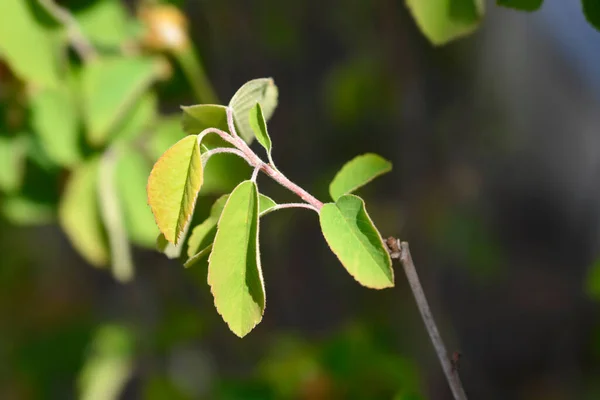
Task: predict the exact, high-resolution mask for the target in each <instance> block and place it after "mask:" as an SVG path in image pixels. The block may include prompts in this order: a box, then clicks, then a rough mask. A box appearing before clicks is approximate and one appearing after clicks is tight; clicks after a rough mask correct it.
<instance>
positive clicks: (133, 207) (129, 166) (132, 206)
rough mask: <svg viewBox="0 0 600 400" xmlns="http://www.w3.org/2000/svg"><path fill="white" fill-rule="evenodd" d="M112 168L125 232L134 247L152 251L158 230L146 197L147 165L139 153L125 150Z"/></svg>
mask: <svg viewBox="0 0 600 400" xmlns="http://www.w3.org/2000/svg"><path fill="white" fill-rule="evenodd" d="M116 168H117V173H116V180H117V189H118V193H119V199H120V201H121V204H122V207H123V217H124V222H125V227H126V228H127V233H128V235H129V237H130V238H131V241H132V242H134V243H135V244H138V245H140V246H145V247H148V248H152V247H154V245H155V242H156V236H157V235H158V234H159V231H158V227H157V226H156V222H155V221H154V216H153V215H152V210H151V209H150V206H149V205H148V195H147V194H146V182H147V181H148V176H150V170H151V166H150V164H149V162H148V161H147V160H146V159H144V157H142V156H141V155H140V154H139V153H137V152H134V151H133V150H132V149H127V150H125V151H122V152H120V154H119V160H118V162H117V167H116Z"/></svg>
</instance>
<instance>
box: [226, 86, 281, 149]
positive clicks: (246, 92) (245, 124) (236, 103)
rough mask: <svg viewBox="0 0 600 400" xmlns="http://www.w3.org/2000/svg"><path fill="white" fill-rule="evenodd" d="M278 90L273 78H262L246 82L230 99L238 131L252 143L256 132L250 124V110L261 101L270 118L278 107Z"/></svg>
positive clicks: (266, 115)
mask: <svg viewBox="0 0 600 400" xmlns="http://www.w3.org/2000/svg"><path fill="white" fill-rule="evenodd" d="M277 97H278V90H277V86H275V82H273V79H271V78H260V79H254V80H251V81H249V82H246V83H245V84H244V85H242V87H241V88H239V89H238V91H237V92H235V94H234V95H233V97H232V98H231V100H230V101H229V107H231V108H232V109H233V118H234V121H235V125H236V128H237V133H238V134H239V135H240V137H241V138H242V139H244V140H245V141H246V142H248V143H250V142H252V140H253V139H254V132H253V131H252V127H251V126H250V110H251V109H252V107H254V105H255V104H256V103H260V106H261V108H262V112H263V116H264V118H265V120H267V121H268V120H269V119H270V118H271V115H273V112H274V111H275V107H277Z"/></svg>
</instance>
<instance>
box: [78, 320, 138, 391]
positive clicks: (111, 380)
mask: <svg viewBox="0 0 600 400" xmlns="http://www.w3.org/2000/svg"><path fill="white" fill-rule="evenodd" d="M133 349H134V336H133V334H132V333H131V332H130V331H129V330H128V329H126V328H124V327H122V326H118V325H104V326H102V327H101V328H99V329H98V330H97V331H96V333H95V335H94V338H93V342H92V345H91V347H90V349H89V352H88V356H87V359H86V361H85V363H84V365H83V369H82V370H81V374H80V375H79V381H78V388H79V399H81V400H117V399H119V398H121V392H122V391H123V389H124V388H125V384H126V383H127V381H128V380H129V379H130V377H131V375H132V372H133Z"/></svg>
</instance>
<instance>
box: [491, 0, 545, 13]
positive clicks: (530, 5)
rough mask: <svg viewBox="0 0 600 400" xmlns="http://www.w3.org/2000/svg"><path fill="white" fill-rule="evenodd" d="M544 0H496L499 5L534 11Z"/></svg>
mask: <svg viewBox="0 0 600 400" xmlns="http://www.w3.org/2000/svg"><path fill="white" fill-rule="evenodd" d="M543 2H544V0H496V3H497V4H498V5H499V6H503V7H508V8H514V9H516V10H521V11H535V10H537V9H539V8H540V7H541V6H542V3H543Z"/></svg>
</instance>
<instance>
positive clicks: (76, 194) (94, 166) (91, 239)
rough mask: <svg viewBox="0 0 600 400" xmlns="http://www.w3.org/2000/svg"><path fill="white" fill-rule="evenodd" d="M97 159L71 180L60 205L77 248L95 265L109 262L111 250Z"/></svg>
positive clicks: (62, 218) (63, 221)
mask: <svg viewBox="0 0 600 400" xmlns="http://www.w3.org/2000/svg"><path fill="white" fill-rule="evenodd" d="M98 165H99V162H98V160H97V159H93V160H90V161H87V162H86V163H85V164H81V165H79V166H78V167H77V168H76V169H75V170H74V171H73V172H72V173H71V176H70V177H69V180H68V182H67V185H66V187H65V190H64V193H63V196H62V198H61V203H60V206H59V214H58V216H59V221H60V224H61V226H62V228H63V230H64V231H65V233H66V234H67V236H68V238H69V240H70V241H71V243H72V244H73V247H75V249H77V251H79V253H80V254H81V255H82V256H83V257H84V258H85V259H86V260H87V261H88V262H89V263H90V264H92V265H95V266H103V265H106V264H107V263H108V260H109V250H108V246H107V244H106V238H105V234H104V231H103V229H102V223H101V219H100V210H99V205H98V196H97V187H98V186H97V185H98Z"/></svg>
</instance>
